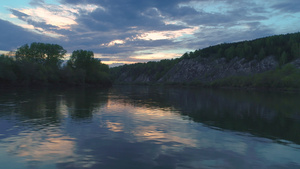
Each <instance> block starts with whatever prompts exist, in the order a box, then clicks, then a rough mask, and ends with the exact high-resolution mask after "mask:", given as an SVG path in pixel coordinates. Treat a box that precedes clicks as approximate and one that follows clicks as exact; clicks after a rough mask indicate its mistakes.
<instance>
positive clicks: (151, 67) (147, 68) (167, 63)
mask: <svg viewBox="0 0 300 169" xmlns="http://www.w3.org/2000/svg"><path fill="white" fill-rule="evenodd" d="M180 60H181V59H179V58H178V59H170V60H168V59H164V60H161V61H158V62H153V61H151V62H147V63H135V64H131V65H123V66H119V67H114V68H111V69H110V73H111V75H112V77H113V78H114V79H117V78H118V77H120V75H122V73H123V72H128V76H130V77H133V79H136V78H137V77H138V76H139V75H140V74H141V73H144V74H145V75H147V76H149V77H151V78H152V79H151V80H159V79H160V78H161V77H163V76H164V75H165V74H166V73H167V72H168V71H169V70H170V69H171V68H172V67H173V66H174V65H175V64H177V63H178V62H179V61H180Z"/></svg>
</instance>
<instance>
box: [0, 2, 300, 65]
mask: <svg viewBox="0 0 300 169" xmlns="http://www.w3.org/2000/svg"><path fill="white" fill-rule="evenodd" d="M1 4H2V7H0V14H1V16H0V24H1V26H2V27H1V28H0V29H1V30H2V34H1V35H0V39H1V41H0V50H2V51H11V50H15V49H16V48H18V47H19V46H21V45H24V44H26V43H32V42H44V43H56V44H59V45H62V46H63V47H64V48H65V49H67V50H68V53H72V51H73V50H78V49H84V50H91V51H93V52H94V53H95V54H97V55H96V56H101V59H102V60H103V61H104V62H106V63H118V64H119V63H133V62H138V61H143V62H145V61H150V60H157V59H158V58H170V57H171V56H172V57H173V56H174V57H180V56H181V55H182V54H183V53H184V52H187V51H193V50H196V49H200V48H203V47H207V46H210V45H216V44H219V43H223V42H235V41H240V40H251V39H255V38H260V37H265V36H270V35H275V34H285V33H293V32H298V31H299V29H300V24H299V22H298V21H299V19H300V8H299V7H298V6H299V5H300V1H297V0H287V1H284V2H278V1H274V0H265V1H259V0H252V1H249V0H240V1H231V0H222V1H215V0H201V1H200V0H199V1H195V0H172V1H161V0H151V1H141V0H133V1H129V0H111V1H100V0H91V1H89V0H76V1H74V0H19V1H18V2H16V1H3V2H1ZM172 49H173V50H172ZM143 51H150V53H149V52H143ZM114 61H115V62H114Z"/></svg>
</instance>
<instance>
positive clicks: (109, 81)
mask: <svg viewBox="0 0 300 169" xmlns="http://www.w3.org/2000/svg"><path fill="white" fill-rule="evenodd" d="M65 54H66V50H65V49H63V47H61V46H59V45H56V44H45V43H32V44H30V45H28V44H26V45H23V46H21V47H20V48H18V49H17V50H16V52H15V56H8V55H0V86H6V85H8V86H35V85H36V86H55V85H58V86H102V87H110V86H112V85H113V84H116V85H125V84H126V85H180V86H194V87H211V88H247V89H280V90H299V89H300V33H299V32H298V33H292V34H286V35H276V36H270V37H265V38H259V39H255V40H251V41H242V42H235V43H222V44H219V45H215V46H210V47H207V48H203V49H199V50H195V51H194V52H189V53H188V52H187V53H184V54H183V55H182V56H181V57H180V58H176V59H165V60H161V61H157V62H154V61H150V62H147V63H135V64H131V65H122V66H118V67H113V68H109V67H108V65H106V64H103V63H101V60H99V59H96V58H94V53H93V52H92V51H86V50H76V51H73V53H72V55H71V56H70V59H69V60H67V61H64V60H63V58H64V56H65ZM270 56H272V57H273V58H274V62H276V65H277V66H276V67H275V68H270V69H269V70H266V71H263V72H259V73H253V72H252V73H251V72H250V73H248V74H246V75H245V74H241V75H239V74H234V73H233V74H232V75H226V76H225V77H224V76H222V78H216V79H213V78H210V77H209V76H210V75H205V78H207V79H208V78H210V79H212V80H203V79H200V78H192V79H189V80H184V79H182V80H179V81H172V80H170V76H172V75H173V74H174V72H175V73H176V71H177V70H176V69H178V67H179V66H178V65H180V64H181V63H183V62H189V63H190V62H192V63H194V62H197V63H198V62H203V63H205V62H204V61H205V60H210V61H217V60H220V59H224V60H225V62H224V63H230V61H234V60H235V59H239V60H244V62H251V61H254V60H255V61H256V62H255V63H258V62H260V61H263V60H264V59H266V58H268V57H270ZM296 61H297V62H296ZM298 61H299V62H298ZM295 63H296V64H295ZM181 65H182V64H181ZM195 65H196V66H198V65H199V64H198V65H197V64H195ZM189 68H190V67H188V66H186V68H185V69H189ZM202 76H203V75H202ZM206 76H207V77H206ZM179 77H180V76H179ZM165 79H167V80H165ZM168 79H169V80H168Z"/></svg>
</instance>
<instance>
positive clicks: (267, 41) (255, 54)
mask: <svg viewBox="0 0 300 169" xmlns="http://www.w3.org/2000/svg"><path fill="white" fill-rule="evenodd" d="M271 55H273V56H276V58H277V60H278V61H279V62H280V63H281V64H285V63H288V62H290V61H292V60H294V59H297V58H299V57H300V33H292V34H286V35H276V36H270V37H265V38H260V39H255V40H252V41H242V42H236V43H222V44H219V45H215V46H210V47H207V48H203V49H199V50H196V51H194V52H189V53H185V54H183V55H182V57H181V59H192V58H209V57H215V58H222V57H224V58H226V60H227V61H230V60H231V59H233V58H235V57H239V58H245V59H246V60H248V61H249V60H253V59H258V60H262V59H264V58H266V57H267V56H271Z"/></svg>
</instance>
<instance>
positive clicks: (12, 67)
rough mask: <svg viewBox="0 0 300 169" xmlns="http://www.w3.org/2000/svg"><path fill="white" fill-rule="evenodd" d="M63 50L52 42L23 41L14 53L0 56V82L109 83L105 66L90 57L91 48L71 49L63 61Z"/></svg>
mask: <svg viewBox="0 0 300 169" xmlns="http://www.w3.org/2000/svg"><path fill="white" fill-rule="evenodd" d="M65 54H66V50H65V49H63V47H61V46H59V45H56V44H45V43H32V44H31V45H28V44H26V45H23V46H21V47H20V48H18V49H17V51H16V52H15V57H10V56H7V55H1V56H0V85H2V86H50V85H60V86H64V85H67V86H103V87H108V86H111V85H112V81H111V78H110V75H109V67H108V65H105V64H103V63H101V61H100V60H99V59H95V58H94V53H93V52H92V51H85V50H76V51H73V53H72V55H71V56H70V59H69V60H68V61H65V62H64V61H63V60H62V59H63V57H64V55H65Z"/></svg>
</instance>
